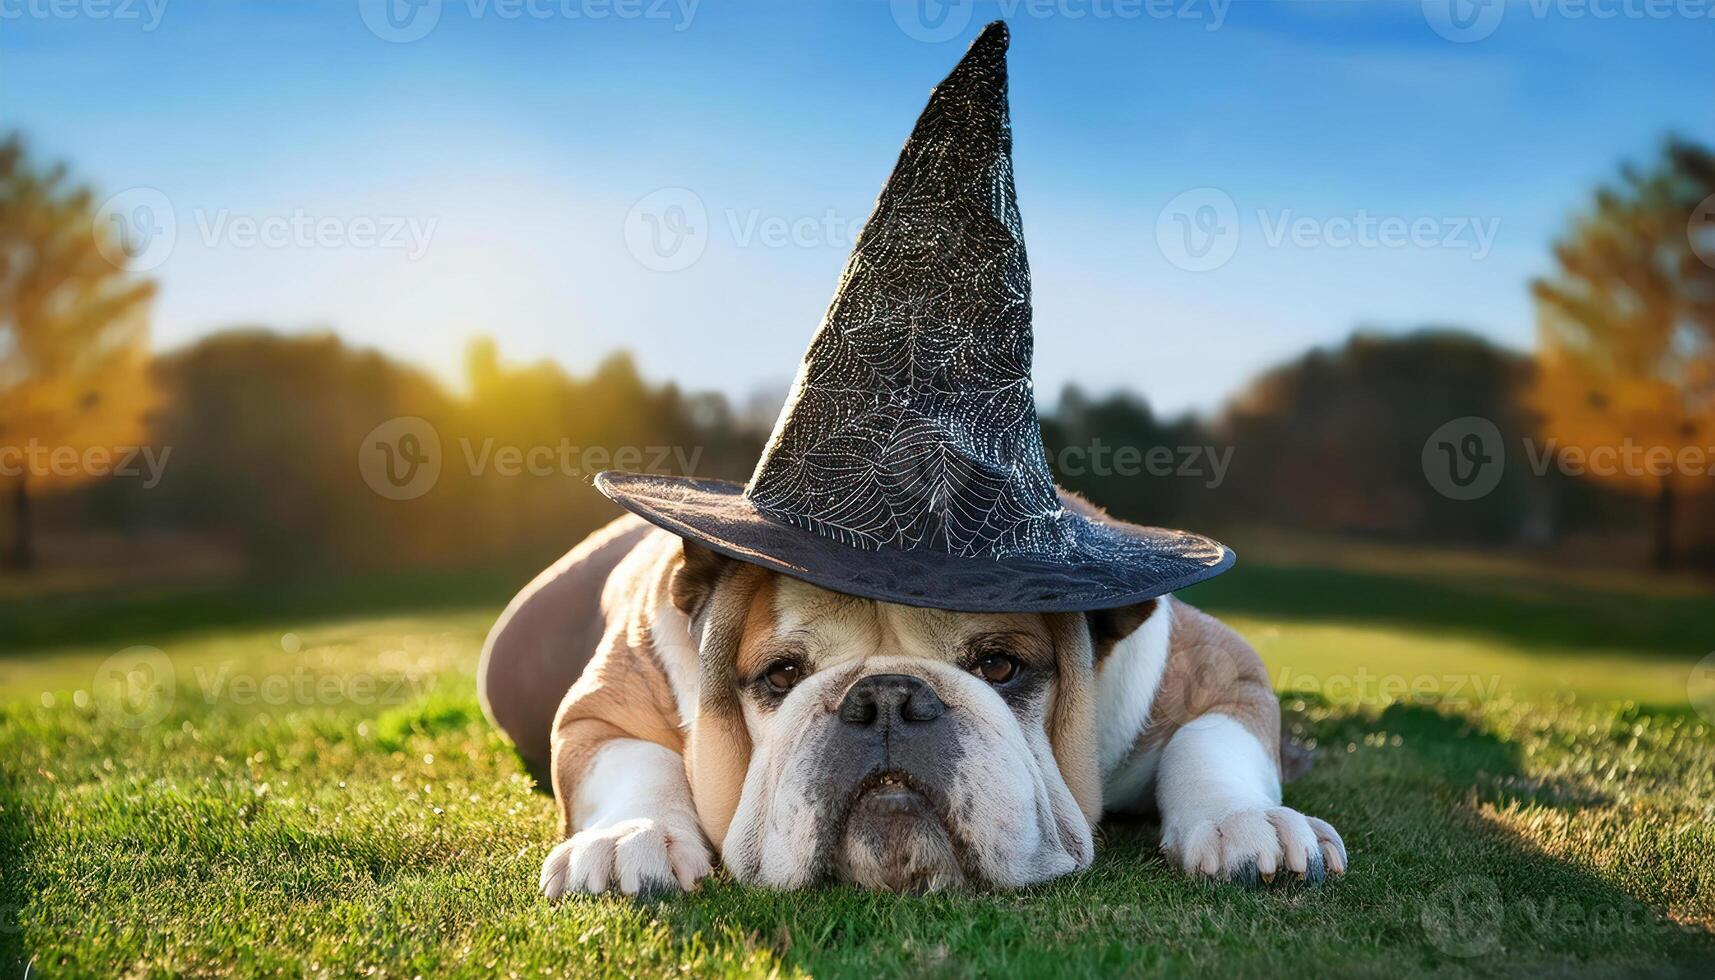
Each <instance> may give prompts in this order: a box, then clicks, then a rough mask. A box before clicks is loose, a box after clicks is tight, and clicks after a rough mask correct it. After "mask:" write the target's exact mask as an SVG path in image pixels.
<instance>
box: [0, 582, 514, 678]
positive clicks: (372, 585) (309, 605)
mask: <svg viewBox="0 0 1715 980" xmlns="http://www.w3.org/2000/svg"><path fill="white" fill-rule="evenodd" d="M536 571H537V570H535V569H524V568H518V567H508V568H484V569H458V570H436V571H413V572H398V573H392V574H378V575H369V576H359V577H346V578H299V579H290V580H283V581H259V580H248V581H235V582H228V583H220V584H204V585H194V586H193V585H177V586H163V587H160V588H156V589H127V590H123V591H116V590H104V591H96V592H87V593H76V594H69V595H47V596H36V597H28V598H15V599H5V600H0V624H4V626H3V628H0V657H3V656H15V655H18V654H23V653H29V654H34V653H39V652H44V651H47V650H51V649H53V648H55V647H65V646H79V645H86V644H91V645H93V644H102V643H107V644H115V643H120V644H125V645H130V644H136V643H149V644H153V645H156V646H162V645H164V644H165V642H166V641H169V640H172V639H174V638H176V637H179V636H183V635H185V634H188V633H196V632H202V631H206V630H210V629H222V628H245V627H260V626H266V625H269V624H272V623H285V622H302V621H304V620H306V619H311V618H337V617H343V616H380V615H392V614H400V615H403V614H409V613H420V612H430V611H433V612H450V611H458V610H461V609H471V610H482V609H491V610H493V612H494V613H495V614H496V615H498V614H499V613H500V610H501V608H502V607H504V605H505V604H506V602H507V601H508V600H510V599H511V598H512V596H513V595H514V594H515V593H516V592H517V591H518V590H519V589H521V588H523V587H524V584H525V583H526V582H528V581H530V579H531V577H532V576H533V575H535V574H536Z"/></svg>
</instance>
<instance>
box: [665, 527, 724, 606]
mask: <svg viewBox="0 0 1715 980" xmlns="http://www.w3.org/2000/svg"><path fill="white" fill-rule="evenodd" d="M733 564H735V563H734V561H733V560H732V559H731V558H728V557H726V556H725V555H722V554H720V553H718V552H716V551H714V550H713V549H711V548H707V547H705V546H703V545H700V544H698V543H697V542H695V541H692V540H690V539H688V538H687V539H686V540H685V541H684V554H683V555H682V556H681V558H680V561H679V567H678V568H675V569H674V570H673V581H672V584H671V586H670V587H669V588H670V591H671V594H672V597H673V605H674V606H676V607H678V609H679V611H680V612H682V613H684V614H685V615H686V616H689V617H690V618H692V619H696V618H697V617H698V616H699V615H701V613H702V611H703V609H704V608H705V607H706V606H707V605H708V603H709V597H711V596H713V595H714V594H715V586H716V585H717V584H719V582H720V580H721V576H722V575H725V574H726V573H727V570H728V569H729V568H731V566H732V565H733Z"/></svg>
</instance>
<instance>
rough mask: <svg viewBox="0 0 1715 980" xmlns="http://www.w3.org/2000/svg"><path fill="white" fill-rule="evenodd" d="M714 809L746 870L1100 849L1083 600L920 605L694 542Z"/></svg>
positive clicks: (936, 871) (1027, 877)
mask: <svg viewBox="0 0 1715 980" xmlns="http://www.w3.org/2000/svg"><path fill="white" fill-rule="evenodd" d="M674 601H675V603H676V604H678V605H679V606H680V608H681V609H684V610H685V611H686V612H687V613H688V614H689V615H690V616H691V619H692V624H693V632H694V634H695V635H696V637H697V639H698V646H699V655H700V662H701V684H700V704H699V710H698V714H697V717H696V719H695V721H694V722H693V723H692V725H691V733H690V738H689V740H688V747H687V753H686V754H687V765H688V769H689V772H690V776H691V780H692V784H693V787H694V789H695V796H696V800H697V807H698V811H699V816H700V817H701V819H702V822H703V825H704V828H705V830H707V831H708V833H709V835H710V837H711V839H712V840H713V841H714V842H715V844H716V846H717V847H719V848H720V849H721V853H722V858H723V860H724V861H725V863H726V865H727V867H728V869H729V870H730V871H731V872H732V873H733V875H734V876H735V877H737V878H738V879H739V880H741V881H748V882H754V883H759V884H767V885H772V886H776V887H800V886H804V885H809V884H813V883H815V882H817V881H819V880H823V879H826V878H836V879H842V880H847V881H852V882H855V883H857V884H860V885H864V886H868V887H876V888H886V889H891V890H896V891H905V890H927V889H938V888H945V887H952V886H957V885H960V884H966V883H968V884H973V885H998V886H1008V887H1010V886H1021V885H1027V884H1032V883H1035V882H1039V881H1044V880H1047V879H1049V878H1053V877H1055V876H1057V875H1061V874H1064V873H1066V872H1069V871H1074V870H1077V869H1080V868H1083V867H1085V866H1087V865H1088V864H1089V862H1090V859H1091V856H1092V853H1093V843H1092V840H1091V834H1090V827H1091V822H1092V820H1093V819H1094V818H1095V816H1096V813H1097V811H1098V810H1099V806H1100V804H1099V800H1098V799H1097V797H1098V795H1099V786H1098V780H1097V776H1096V763H1095V749H1094V744H1095V743H1094V730H1093V728H1094V719H1093V717H1092V710H1093V703H1094V697H1093V680H1092V665H1091V638H1090V632H1089V627H1088V626H1087V625H1086V621H1085V618H1084V616H1083V615H1082V614H1062V613H1052V614H985V613H955V612H942V611H935V610H926V609H916V608H912V607H908V606H900V605H894V604H890V603H883V602H875V601H871V600H867V599H859V598H854V597H851V596H846V595H841V594H838V593H834V592H829V591H826V590H824V589H819V588H816V587H815V586H811V585H807V584H805V583H803V582H799V581H797V580H795V579H791V578H787V577H785V576H780V575H775V574H773V573H771V572H768V571H765V570H763V569H760V568H756V567H754V566H750V565H744V564H740V563H737V562H731V561H727V560H724V559H720V558H717V557H715V556H714V555H713V554H712V553H709V552H706V551H703V550H702V549H700V548H696V547H695V546H690V547H687V550H686V562H685V565H684V567H682V568H681V569H680V571H679V572H678V574H677V577H676V579H675V582H674Z"/></svg>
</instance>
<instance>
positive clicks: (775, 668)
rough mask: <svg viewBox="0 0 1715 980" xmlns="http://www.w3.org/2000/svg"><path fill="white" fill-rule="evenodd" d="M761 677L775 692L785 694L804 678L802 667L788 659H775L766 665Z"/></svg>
mask: <svg viewBox="0 0 1715 980" xmlns="http://www.w3.org/2000/svg"><path fill="white" fill-rule="evenodd" d="M762 679H763V680H765V681H767V682H768V686H769V688H771V689H772V690H773V691H774V692H775V693H776V694H785V693H786V692H787V691H790V690H792V688H793V687H795V686H797V684H798V682H799V681H801V680H803V679H804V668H803V667H801V666H799V665H798V664H797V663H794V662H793V661H790V660H776V661H774V662H773V663H771V664H769V665H768V669H767V670H766V671H764V672H763V674H762Z"/></svg>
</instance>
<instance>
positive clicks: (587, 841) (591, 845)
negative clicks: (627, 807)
mask: <svg viewBox="0 0 1715 980" xmlns="http://www.w3.org/2000/svg"><path fill="white" fill-rule="evenodd" d="M710 870H712V865H711V864H710V862H709V848H708V845H707V844H704V843H703V835H702V834H701V833H700V832H698V831H697V830H695V829H694V828H692V829H680V828H678V827H677V826H674V825H669V824H667V823H665V822H663V821H660V820H650V819H647V818H639V819H637V820H626V821H623V822H621V823H616V824H613V825H612V826H608V827H598V828H595V829H593V830H584V831H580V832H578V833H576V834H573V835H572V836H571V838H570V839H569V840H563V841H561V842H560V843H559V844H558V845H557V846H556V847H555V848H554V849H553V850H552V851H550V852H549V854H548V858H547V860H545V861H543V862H542V880H541V885H542V894H543V895H546V896H547V897H548V898H550V899H554V898H559V897H560V896H561V895H566V894H574V893H582V894H586V895H599V894H600V893H602V892H605V891H608V890H610V889H611V890H614V891H618V892H620V893H621V894H625V895H651V894H660V893H663V892H673V891H679V890H681V889H682V890H684V891H690V890H691V889H692V888H695V887H696V885H697V882H698V881H699V880H701V879H702V878H703V876H705V875H707V874H708V873H709V871H710Z"/></svg>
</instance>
